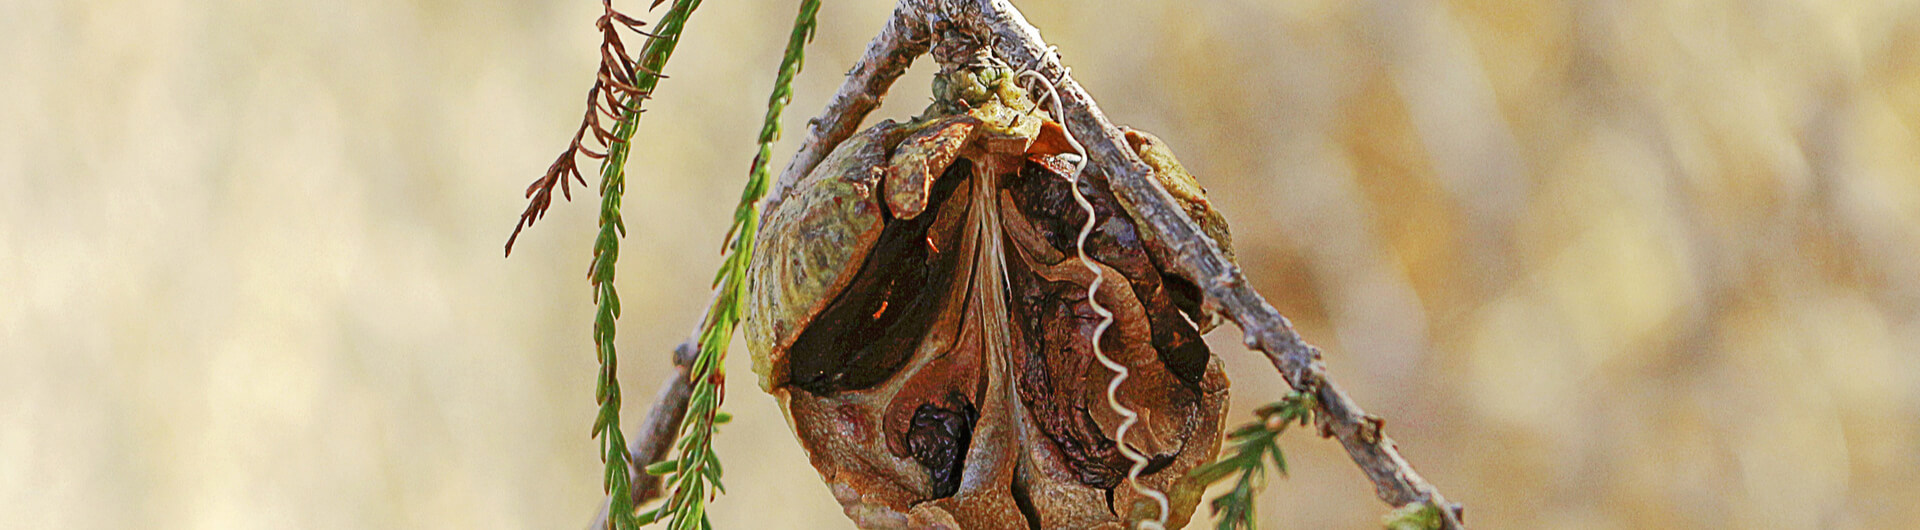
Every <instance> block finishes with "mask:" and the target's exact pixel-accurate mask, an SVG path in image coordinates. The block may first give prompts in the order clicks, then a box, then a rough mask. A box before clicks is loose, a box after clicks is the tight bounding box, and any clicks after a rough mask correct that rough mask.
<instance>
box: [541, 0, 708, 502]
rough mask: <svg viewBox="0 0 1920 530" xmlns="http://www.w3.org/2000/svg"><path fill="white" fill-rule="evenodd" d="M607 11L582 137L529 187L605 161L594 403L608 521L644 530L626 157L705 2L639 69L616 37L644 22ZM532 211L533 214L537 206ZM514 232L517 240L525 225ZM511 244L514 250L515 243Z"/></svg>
mask: <svg viewBox="0 0 1920 530" xmlns="http://www.w3.org/2000/svg"><path fill="white" fill-rule="evenodd" d="M659 4H660V2H658V1H656V2H654V5H655V6H657V5H659ZM602 5H604V6H605V8H606V12H605V14H603V15H602V16H601V18H600V21H599V23H598V25H599V26H600V29H601V32H602V35H603V42H602V45H601V68H600V74H599V78H598V79H596V80H595V82H594V88H593V90H591V91H589V93H588V96H587V97H588V108H587V117H586V119H585V121H584V123H583V124H582V126H581V132H580V133H578V134H576V135H575V138H574V142H573V144H572V145H571V146H570V147H569V148H568V150H567V152H565V153H563V154H562V155H561V162H556V163H555V164H554V167H553V168H550V169H549V170H548V175H547V176H545V177H543V181H536V182H535V188H529V190H528V194H529V195H530V196H532V195H535V193H536V188H538V187H539V186H541V185H542V184H543V183H544V184H545V185H546V188H545V192H546V193H550V192H551V188H552V182H551V181H552V180H558V181H559V183H560V184H562V185H563V190H562V191H564V184H565V182H566V177H567V176H568V174H569V173H572V174H573V175H574V176H576V177H577V176H578V172H577V170H573V169H572V167H573V159H574V156H575V153H576V152H581V151H584V154H587V155H588V156H592V157H596V158H602V160H601V165H600V219H599V226H600V231H599V234H598V235H597V236H596V237H595V238H594V242H593V262H592V265H591V266H589V268H588V269H587V277H588V278H589V280H590V281H591V282H592V285H593V291H594V300H595V303H596V305H597V307H596V311H595V315H594V320H593V344H594V350H595V352H596V354H597V357H598V358H599V362H600V373H599V379H598V382H597V385H596V389H595V401H597V402H598V403H599V405H600V411H599V413H598V414H597V415H596V416H595V417H594V421H593V436H594V437H595V438H598V439H599V441H600V459H601V461H603V462H604V463H605V464H606V473H605V477H604V484H605V488H606V491H607V493H608V496H609V498H611V499H612V500H611V501H610V502H611V503H612V504H611V505H610V506H609V507H608V512H609V513H610V514H612V517H610V518H609V519H608V523H609V524H610V525H611V526H613V527H614V528H616V529H618V530H628V529H635V528H639V527H640V523H639V521H638V519H637V518H635V517H634V513H633V512H634V507H633V491H632V490H633V477H632V476H631V475H630V474H629V471H628V470H629V469H630V466H631V465H632V462H631V460H632V455H630V454H628V453H627V440H626V436H625V435H624V434H623V433H622V432H621V429H620V380H619V376H618V374H619V361H618V355H617V352H616V351H615V348H614V336H615V320H617V319H619V318H620V294H619V293H618V292H617V291H615V289H614V271H615V263H616V262H618V261H619V259H620V238H621V237H623V236H625V235H626V233H627V226H626V223H625V221H623V220H622V218H621V215H620V199H621V197H622V196H623V195H624V194H625V192H626V164H627V155H628V153H629V152H630V148H631V147H632V139H633V133H634V131H635V130H636V129H638V128H639V122H640V105H641V102H643V101H645V100H646V98H647V97H649V96H650V95H651V94H652V93H653V89H654V87H656V86H657V85H658V84H659V82H660V78H661V76H660V70H661V68H664V67H665V66H666V64H667V60H668V59H669V58H671V57H672V55H673V49H674V44H675V43H676V42H678V40H679V36H680V32H681V30H682V29H683V28H685V26H686V20H687V17H688V16H690V15H692V14H693V10H694V9H695V8H697V7H699V5H700V2H699V1H698V0H681V1H678V2H675V3H674V4H673V7H671V8H669V9H668V10H667V13H666V14H665V15H662V16H661V18H660V22H659V26H658V29H657V30H656V31H655V32H654V33H652V34H647V41H646V45H645V46H644V47H643V48H642V49H641V52H640V57H639V60H638V62H637V63H636V62H635V61H633V60H630V59H628V58H627V56H626V51H625V48H624V47H623V46H622V45H621V43H620V40H619V35H618V33H616V32H615V31H614V29H615V28H614V24H616V23H618V24H621V25H624V26H626V27H627V28H629V29H631V30H632V31H635V32H639V31H640V30H639V26H640V25H641V24H640V22H639V21H637V20H634V19H633V18H631V17H628V16H626V15H624V14H621V13H619V12H617V11H615V10H614V9H613V5H612V3H611V1H610V0H608V1H605V2H603V4H602ZM603 103H604V104H605V105H604V106H603ZM602 115H613V116H617V120H618V121H617V122H615V124H614V127H613V130H612V131H606V130H604V129H602V128H600V126H599V124H598V119H599V117H600V116H602ZM588 132H591V133H592V134H593V135H594V138H595V139H596V141H599V142H600V143H602V144H603V145H605V146H606V152H605V153H594V152H592V150H590V149H586V148H585V147H583V146H582V145H581V143H580V142H581V140H582V137H583V136H584V135H585V134H586V133H588ZM542 198H544V197H536V198H535V203H536V205H538V206H541V207H542V208H541V210H542V211H544V206H545V204H544V203H543V201H542V200H541V199H542ZM529 211H530V212H531V211H533V210H532V209H531V207H530V209H529ZM535 218H537V216H536V217H535ZM523 222H524V223H529V224H530V223H531V220H529V219H526V218H525V217H524V216H523ZM514 232H515V235H516V236H517V235H518V233H519V229H518V227H516V228H515V231H514ZM507 245H508V247H507V248H508V251H509V252H511V250H512V248H513V247H512V245H513V243H512V240H511V239H509V240H508V243H507Z"/></svg>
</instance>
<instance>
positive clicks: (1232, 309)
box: [763, 0, 1465, 529]
mask: <svg viewBox="0 0 1920 530" xmlns="http://www.w3.org/2000/svg"><path fill="white" fill-rule="evenodd" d="M940 1H941V0H902V1H901V2H900V4H899V7H898V8H896V9H895V10H894V13H893V17H892V18H891V19H890V20H888V22H887V25H886V27H885V29H883V30H882V31H881V33H880V35H878V36H876V37H875V38H874V40H873V42H872V43H871V44H870V45H869V46H868V48H867V53H866V56H865V57H863V58H862V59H861V61H860V63H859V64H858V65H856V66H855V67H854V69H853V71H852V72H851V73H850V74H849V75H848V79H847V81H846V83H845V84H843V85H842V86H841V88H840V91H839V92H838V93H837V94H835V96H834V99H833V102H832V103H830V104H829V105H828V107H827V109H826V110H825V111H824V112H823V113H822V114H821V115H820V116H819V117H817V118H814V119H813V120H812V121H811V122H809V127H808V135H807V140H806V142H805V143H803V144H802V145H801V148H800V152H799V153H797V154H795V155H794V159H793V162H792V163H791V164H789V165H788V166H787V169H786V171H784V172H782V173H781V175H780V182H779V184H777V185H776V186H775V188H774V193H773V194H772V195H771V198H770V199H769V201H776V202H777V201H779V200H780V199H782V198H783V197H784V195H785V193H786V190H788V189H789V188H790V187H791V186H792V184H793V183H794V181H796V180H798V179H799V178H800V177H801V176H803V175H806V174H807V172H809V171H811V170H812V169H813V166H815V165H817V164H818V163H819V161H820V159H821V158H822V157H824V156H825V155H826V153H827V152H829V151H831V150H832V149H833V147H834V146H836V145H838V144H839V143H840V142H841V141H843V140H845V139H846V138H848V137H849V136H851V135H852V134H853V132H854V128H855V127H857V126H858V125H859V123H860V121H861V120H862V119H865V118H866V115H867V113H868V112H871V111H872V110H873V109H874V107H876V106H878V105H879V103H880V98H881V96H882V95H883V94H885V93H886V90H887V88H888V87H889V86H890V85H891V84H892V83H893V81H894V80H895V79H897V78H898V77H899V76H900V74H901V73H902V72H904V71H905V70H906V68H907V66H908V65H910V64H911V63H912V61H913V58H914V56H916V55H918V54H919V53H922V52H924V51H926V50H927V49H928V48H929V45H930V44H931V38H932V36H931V35H929V34H928V28H930V27H931V26H932V24H931V21H934V20H943V19H944V20H946V21H949V22H953V23H956V24H960V25H963V26H966V28H967V29H969V30H971V31H970V32H971V33H972V34H974V35H992V36H993V39H992V41H993V46H994V51H995V53H996V54H997V55H998V56H999V57H1001V58H1002V59H1004V60H1007V61H1008V62H1010V63H1013V64H1015V65H1025V66H1028V67H1030V68H1031V69H1033V70H1036V71H1038V72H1040V73H1041V74H1043V75H1045V76H1046V77H1048V78H1050V79H1058V80H1059V82H1058V83H1057V89H1058V90H1059V92H1060V98H1061V100H1062V102H1063V103H1064V104H1065V106H1066V110H1067V112H1066V114H1067V115H1066V122H1067V127H1068V129H1069V131H1071V132H1072V133H1073V135H1074V137H1076V138H1079V139H1080V140H1081V142H1082V143H1083V144H1084V145H1085V147H1086V148H1087V151H1088V153H1089V155H1090V158H1091V159H1092V163H1093V165H1094V166H1095V167H1097V168H1099V169H1100V171H1102V172H1103V173H1104V174H1106V175H1108V177H1109V180H1110V181H1111V184H1112V187H1113V191H1114V193H1116V194H1117V195H1119V196H1120V197H1121V198H1122V199H1124V200H1125V201H1126V202H1127V203H1128V204H1130V205H1132V207H1133V209H1134V210H1135V211H1136V213H1137V214H1138V215H1139V216H1140V217H1141V218H1140V219H1139V221H1141V225H1142V228H1143V229H1145V230H1149V231H1152V232H1153V233H1154V234H1155V236H1156V237H1157V239H1159V240H1161V241H1169V242H1173V243H1174V244H1173V250H1174V254H1175V257H1174V260H1175V262H1174V263H1172V264H1171V265H1172V266H1174V267H1175V268H1177V269H1179V270H1181V271H1184V272H1186V273H1188V275H1189V276H1190V277H1192V278H1194V279H1195V280H1196V281H1197V283H1198V284H1199V285H1200V288H1201V289H1202V290H1204V291H1205V292H1206V294H1207V298H1208V300H1209V303H1211V304H1213V305H1215V306H1217V307H1219V308H1221V309H1222V310H1224V311H1225V313H1226V314H1227V316H1228V318H1231V319H1233V321H1234V322H1235V323H1236V324H1238V325H1239V326H1240V328H1241V330H1242V331H1243V332H1244V333H1245V335H1246V337H1247V346H1248V347H1251V348H1254V349H1258V350H1260V351H1261V352H1263V353H1264V354H1265V355H1266V356H1267V359H1268V360H1269V361H1270V362H1272V363H1273V366H1274V368H1275V369H1277V370H1279V372H1280V374H1281V375H1282V376H1283V377H1285V378H1286V380H1287V383H1288V384H1290V385H1292V386H1293V387H1294V388H1297V389H1302V390H1306V391H1310V392H1313V393H1314V394H1315V397H1316V398H1317V401H1318V402H1319V407H1320V412H1321V414H1320V417H1321V418H1322V420H1321V421H1322V424H1321V429H1322V433H1323V434H1326V435H1329V436H1332V437H1334V438H1337V439H1339V440H1340V445H1341V446H1343V447H1345V448H1346V450H1347V454H1348V455H1349V456H1350V457H1351V458H1352V459H1353V461H1354V463H1355V464H1356V465H1357V466H1359V467H1360V469H1361V471H1362V472H1364V473H1366V475H1367V478H1368V479H1369V480H1371V481H1372V482H1373V484H1374V493H1375V494H1376V495H1377V496H1379V498H1380V500H1382V501H1385V502H1386V503H1387V504H1389V505H1392V506H1395V507H1401V506H1406V505H1409V504H1415V503H1432V504H1433V505H1435V506H1438V507H1440V508H1441V510H1440V512H1441V514H1442V517H1443V520H1442V524H1443V526H1444V527H1445V528H1449V529H1458V528H1465V525H1464V524H1462V523H1461V521H1460V511H1461V507H1460V505H1458V504H1454V503H1450V502H1448V501H1447V500H1446V498H1445V497H1443V496H1441V494H1440V491H1439V489H1437V488H1435V487H1434V486H1433V485H1432V484H1429V483H1428V482H1427V481H1426V480H1425V479H1423V478H1421V477H1420V474H1419V473H1418V472H1415V471H1414V469H1413V466H1412V465H1410V464H1408V463H1407V461H1406V459H1405V458H1402V457H1401V456H1400V452H1399V450H1398V449H1397V448H1396V446H1395V445H1394V443H1393V439H1391V438H1388V437H1387V436H1386V435H1385V434H1384V433H1383V430H1382V425H1383V422H1382V420H1381V419H1380V418H1379V417H1377V416H1372V415H1369V414H1367V413H1366V411H1364V410H1362V409H1361V408H1360V406H1359V405H1357V404H1355V403H1354V402H1353V400H1352V399H1351V398H1348V397H1347V395H1346V393H1344V392H1341V391H1340V388H1339V387H1338V386H1337V385H1335V384H1333V382H1332V381H1330V380H1328V379H1327V375H1326V368H1325V366H1324V365H1323V364H1322V363H1321V362H1320V350H1319V349H1318V348H1315V347H1313V346H1312V345H1310V344H1307V343H1306V341H1305V340H1303V339H1301V337H1300V335H1299V334H1298V333H1296V332H1295V331H1294V330H1293V325H1292V323H1290V322H1288V321H1287V319H1286V317H1285V316H1282V315H1281V314H1280V312H1279V311H1278V310H1276V309H1274V308H1273V305H1272V304H1269V303H1267V301H1266V298H1264V297H1262V296H1260V293H1258V292H1255V291H1254V290H1253V288H1252V287H1250V286H1249V285H1248V284H1247V281H1246V277H1245V276H1244V275H1243V274H1242V273H1241V272H1240V269H1239V267H1237V266H1235V265H1234V264H1233V263H1232V262H1231V261H1229V260H1227V259H1226V257H1225V256H1224V255H1222V254H1221V253H1220V249H1219V247H1218V246H1216V245H1215V243H1214V242H1213V241H1212V239H1210V238H1208V237H1207V236H1206V234H1205V233H1203V232H1201V231H1200V229H1199V227H1198V225H1195V224H1194V223H1193V220H1191V219H1188V218H1187V216H1186V214H1184V213H1182V212H1181V210H1180V208H1179V207H1177V206H1175V205H1174V202H1173V199H1172V197H1171V196H1170V195H1168V194H1167V192H1166V190H1164V189H1162V188H1161V187H1160V185H1159V184H1158V183H1156V182H1155V181H1154V179H1152V178H1150V177H1151V175H1150V169H1149V168H1148V167H1147V165H1146V163H1145V162H1142V161H1141V160H1140V158H1139V156H1138V155H1137V154H1135V153H1134V152H1133V150H1132V149H1131V148H1130V147H1129V146H1128V144H1127V143H1126V142H1125V141H1124V139H1123V138H1122V137H1121V135H1120V131H1119V129H1117V128H1115V127H1114V125H1113V124H1112V123H1111V122H1109V121H1108V120H1107V118H1106V115H1105V114H1103V113H1101V112H1100V108H1099V106H1098V105H1096V104H1095V103H1094V102H1093V98H1092V96H1089V95H1088V94H1087V92H1086V90H1085V89H1083V88H1082V87H1081V86H1080V84H1079V83H1078V82H1075V81H1074V80H1073V78H1072V77H1071V76H1069V75H1067V72H1066V70H1065V68H1064V67H1063V66H1062V65H1061V64H1060V61H1059V59H1058V57H1057V56H1055V55H1054V54H1053V53H1051V52H1050V51H1049V49H1048V47H1047V46H1046V43H1045V41H1044V40H1042V39H1041V38H1040V32H1039V30H1037V29H1035V28H1034V27H1033V26H1032V25H1031V24H1029V23H1027V21H1026V18H1025V17H1024V16H1023V15H1021V14H1020V11H1019V10H1018V9H1015V8H1014V7H1013V5H1012V3H1010V2H1009V1H1008V0H945V1H944V2H941V3H940V4H939V5H934V2H940ZM769 204H770V206H769V207H768V208H767V209H766V210H763V211H772V210H773V208H772V206H771V204H772V203H769Z"/></svg>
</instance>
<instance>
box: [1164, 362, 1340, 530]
mask: <svg viewBox="0 0 1920 530" xmlns="http://www.w3.org/2000/svg"><path fill="white" fill-rule="evenodd" d="M1313 408H1314V399H1313V395H1312V394H1307V393H1304V392H1294V393H1292V394H1288V395H1287V397H1286V398H1284V399H1281V400H1280V401H1279V402H1278V403H1273V404H1269V405H1266V406H1263V407H1260V408H1259V409H1256V410H1254V415H1255V416H1257V417H1258V419H1257V420H1255V421H1253V422H1252V423H1248V424H1245V425H1241V426H1240V428H1238V429H1234V430H1233V432H1232V433H1231V434H1228V435H1227V445H1228V447H1227V454H1226V455H1225V456H1222V457H1221V458H1220V459H1219V460H1216V461H1213V462H1211V463H1208V464H1207V465H1204V466H1200V467H1199V468H1195V469H1194V470H1193V472H1192V476H1193V477H1194V478H1195V479H1196V480H1199V481H1200V482H1201V483H1202V484H1213V483H1215V482H1219V481H1222V480H1225V479H1227V478H1229V477H1231V478H1233V479H1234V481H1233V489H1231V490H1228V491H1227V493H1226V494H1224V495H1221V496H1220V497H1218V498H1215V499H1214V500H1213V503H1212V505H1211V506H1212V509H1213V515H1214V516H1215V517H1218V518H1219V523H1218V524H1217V526H1216V528H1218V529H1219V530H1232V529H1236V528H1244V529H1249V530H1251V529H1252V528H1254V527H1255V522H1254V517H1253V505H1254V497H1255V496H1256V495H1257V494H1259V492H1260V489H1261V488H1264V487H1266V485H1267V479H1266V462H1267V461H1268V460H1272V462H1273V468H1274V469H1275V470H1277V471H1279V472H1280V475H1281V476H1286V474H1287V459H1286V456H1284V455H1282V454H1281V453H1280V434H1281V433H1284V432H1286V430H1287V427H1289V426H1292V425H1293V424H1295V423H1299V424H1300V425H1307V424H1309V423H1312V422H1313Z"/></svg>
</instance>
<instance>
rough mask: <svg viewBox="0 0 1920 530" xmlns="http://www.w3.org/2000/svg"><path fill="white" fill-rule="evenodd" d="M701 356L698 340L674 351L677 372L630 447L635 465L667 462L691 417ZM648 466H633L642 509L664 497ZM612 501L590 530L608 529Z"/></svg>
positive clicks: (635, 497)
mask: <svg viewBox="0 0 1920 530" xmlns="http://www.w3.org/2000/svg"><path fill="white" fill-rule="evenodd" d="M699 353H700V345H699V344H698V343H696V342H694V339H687V341H686V342H682V343H680V345H679V346H676V347H674V349H673V373H672V374H669V375H667V379H666V380H665V381H662V382H661V385H660V394H659V395H657V396H654V398H653V410H650V411H648V412H647V419H646V420H645V421H644V422H643V423H641V424H640V430H639V431H638V432H636V433H634V434H635V436H634V438H633V441H632V442H629V443H628V444H627V452H628V453H630V454H632V455H633V457H632V458H631V459H630V460H628V461H629V462H635V463H646V462H659V461H661V460H663V459H666V457H667V452H668V451H669V450H671V449H673V441H674V435H675V434H677V433H679V428H680V421H681V420H682V419H684V418H686V416H687V399H688V398H690V397H692V396H693V382H692V381H690V380H688V379H687V370H688V369H689V368H691V367H692V366H693V358H694V356H695V355H698V354H699ZM645 467H646V466H644V465H636V466H630V468H629V471H630V472H631V473H633V477H634V479H633V505H634V506H639V505H642V504H646V503H648V502H652V501H653V500H654V499H658V498H660V494H661V493H662V491H661V488H660V480H661V477H659V476H658V475H653V474H649V473H647V472H645V471H644V470H643V468H645ZM609 500H611V499H601V501H600V514H599V515H597V516H595V517H594V519H593V524H592V525H589V526H587V528H590V529H599V528H606V527H607V507H608V506H610V505H611V504H610V503H609V502H608V501H609Z"/></svg>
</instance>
